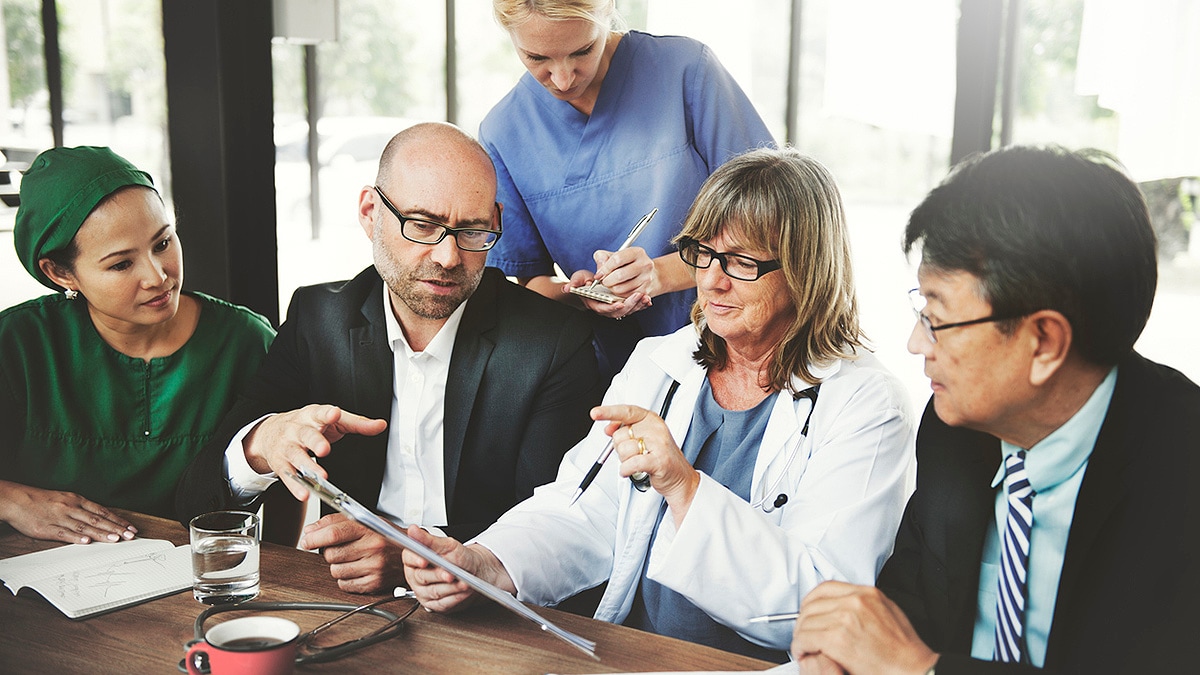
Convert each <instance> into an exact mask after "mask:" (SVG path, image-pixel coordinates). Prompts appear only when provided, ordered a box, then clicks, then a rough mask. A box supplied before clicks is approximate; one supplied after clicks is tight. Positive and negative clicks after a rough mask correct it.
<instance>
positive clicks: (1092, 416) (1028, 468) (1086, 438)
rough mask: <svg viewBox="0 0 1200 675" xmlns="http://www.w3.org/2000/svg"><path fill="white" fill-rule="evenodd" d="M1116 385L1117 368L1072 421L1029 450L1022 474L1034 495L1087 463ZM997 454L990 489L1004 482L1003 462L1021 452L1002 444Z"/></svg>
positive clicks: (1004, 443) (1009, 444) (1069, 475)
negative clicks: (1027, 480) (997, 466)
mask: <svg viewBox="0 0 1200 675" xmlns="http://www.w3.org/2000/svg"><path fill="white" fill-rule="evenodd" d="M1116 384H1117V368H1116V367H1115V366H1114V367H1113V368H1112V370H1110V371H1108V375H1107V376H1105V378H1104V380H1103V381H1101V382H1100V386H1098V387H1096V390H1095V391H1093V392H1092V395H1091V396H1090V397H1088V400H1087V403H1084V404H1083V407H1081V408H1080V409H1079V410H1078V411H1077V412H1076V413H1075V414H1074V415H1072V416H1071V419H1069V420H1067V421H1066V422H1065V423H1064V424H1063V425H1062V426H1060V427H1059V428H1057V429H1055V430H1054V431H1052V432H1051V433H1050V435H1049V436H1047V437H1045V438H1043V439H1042V440H1041V441H1039V442H1037V443H1036V444H1034V446H1033V447H1032V448H1029V450H1028V452H1027V454H1026V456H1025V472H1026V474H1028V476H1029V484H1030V485H1031V486H1033V489H1034V491H1035V492H1045V491H1046V490H1049V489H1050V488H1053V487H1054V486H1056V485H1058V484H1059V483H1061V482H1063V481H1065V480H1066V479H1068V478H1070V477H1071V476H1073V475H1074V474H1075V472H1076V471H1079V469H1080V467H1082V466H1083V465H1084V464H1086V463H1087V460H1088V458H1089V457H1091V456H1092V449H1093V448H1095V446H1096V438H1097V437H1098V436H1099V435H1100V427H1101V425H1103V424H1104V417H1105V415H1107V414H1108V404H1109V402H1111V401H1112V395H1113V389H1114V387H1116ZM1000 450H1001V453H1002V454H1001V461H1000V468H999V469H997V471H996V476H995V477H994V478H993V479H992V487H996V486H997V485H999V484H1000V483H1001V482H1003V480H1004V459H1006V458H1008V456H1009V455H1013V454H1016V453H1017V452H1018V451H1020V450H1022V448H1018V447H1017V446H1015V445H1013V444H1012V443H1009V442H1007V441H1001V443H1000Z"/></svg>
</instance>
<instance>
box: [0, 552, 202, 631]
mask: <svg viewBox="0 0 1200 675" xmlns="http://www.w3.org/2000/svg"><path fill="white" fill-rule="evenodd" d="M0 580H3V581H4V585H5V586H7V587H8V589H9V590H10V591H12V592H13V595H16V594H17V591H20V590H21V589H22V588H32V589H33V590H35V591H37V592H38V593H40V594H41V596H42V597H44V598H46V600H48V601H50V604H52V605H54V606H55V607H57V608H58V609H59V611H61V612H62V613H63V614H66V615H67V616H68V617H70V618H72V619H82V618H85V617H89V616H93V615H96V614H101V613H104V612H110V611H112V610H114V609H120V608H122V607H128V606H129V605H136V604H138V603H142V602H146V601H147V600H153V599H155V598H160V597H162V596H164V595H171V594H173V593H178V592H179V591H182V590H184V589H185V588H191V587H192V556H191V547H190V546H188V545H187V544H184V545H183V546H174V545H173V544H171V542H169V541H165V540H162V539H133V540H130V541H122V542H116V543H107V542H98V543H92V544H68V545H66V546H60V547H58V548H52V549H49V550H46V551H38V552H36V553H26V554H25V555H19V556H14V557H12V558H7V559H4V560H0Z"/></svg>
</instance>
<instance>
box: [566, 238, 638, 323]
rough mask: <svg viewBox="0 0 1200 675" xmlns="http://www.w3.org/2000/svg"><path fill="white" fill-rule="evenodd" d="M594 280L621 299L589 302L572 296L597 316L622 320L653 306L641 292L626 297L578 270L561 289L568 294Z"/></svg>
mask: <svg viewBox="0 0 1200 675" xmlns="http://www.w3.org/2000/svg"><path fill="white" fill-rule="evenodd" d="M626 250H628V249H626ZM624 252H625V251H622V253H624ZM595 279H600V283H602V284H604V285H605V286H606V287H607V288H608V290H610V291H612V292H613V294H614V295H617V296H621V297H622V298H623V299H622V300H620V301H618V302H600V301H599V300H589V299H588V298H585V297H583V296H574V297H577V298H579V300H580V301H582V302H583V306H584V307H586V308H588V309H590V310H591V311H593V312H595V313H597V314H599V315H600V316H605V317H608V318H610V319H624V318H625V317H627V316H629V315H630V314H633V313H634V312H640V311H642V310H643V309H646V308H647V307H649V306H650V305H652V304H653V303H652V302H651V301H650V296H649V295H647V294H645V293H643V292H641V291H633V292H631V293H629V294H628V295H626V294H625V293H624V292H623V291H622V290H620V289H617V288H613V287H612V286H609V285H608V284H607V283H606V282H605V281H604V279H603V278H601V277H599V275H594V274H592V273H591V272H589V271H587V270H579V271H577V272H575V273H574V274H572V275H571V280H570V281H568V282H567V283H566V284H565V285H564V286H563V287H562V289H563V292H564V293H570V290H569V289H571V288H578V287H580V286H588V285H590V284H591V283H592V281H593V280H595Z"/></svg>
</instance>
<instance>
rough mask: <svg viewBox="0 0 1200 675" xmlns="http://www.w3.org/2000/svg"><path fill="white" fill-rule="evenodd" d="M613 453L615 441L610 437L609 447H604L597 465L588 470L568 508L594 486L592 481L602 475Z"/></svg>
mask: <svg viewBox="0 0 1200 675" xmlns="http://www.w3.org/2000/svg"><path fill="white" fill-rule="evenodd" d="M612 451H613V439H612V437H611V436H610V437H609V439H608V445H605V446H604V450H602V451H601V452H600V456H599V457H597V458H596V463H595V464H593V465H592V468H591V469H588V472H587V475H586V476H584V477H583V481H582V482H580V483H579V487H577V488H575V495H574V496H573V497H571V503H570V504H568V505H567V506H574V505H575V502H577V501H579V497H580V496H581V495H582V494H583V491H584V490H586V489H588V486H589V485H591V484H592V481H594V480H596V475H597V474H599V473H600V468H601V467H603V466H604V462H605V461H606V460H607V459H608V456H609V455H611V454H612Z"/></svg>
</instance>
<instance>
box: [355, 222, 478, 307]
mask: <svg viewBox="0 0 1200 675" xmlns="http://www.w3.org/2000/svg"><path fill="white" fill-rule="evenodd" d="M373 248H374V251H375V269H376V270H378V272H379V275H380V276H381V277H383V280H384V282H385V283H387V286H388V288H389V289H390V290H391V291H392V293H393V294H394V295H395V296H396V297H397V298H400V300H402V301H403V302H404V304H405V305H406V306H407V307H408V308H409V309H410V310H412V312H413V313H414V314H416V315H417V316H419V317H422V318H425V319H445V318H446V317H448V316H450V315H451V314H453V313H454V310H456V309H458V306H459V305H461V304H462V303H464V302H466V300H467V298H469V297H471V294H472V293H474V292H475V289H476V288H477V287H478V286H479V280H480V279H481V278H483V268H482V267H480V268H479V271H478V272H476V273H475V274H471V273H470V272H469V271H468V270H467V268H466V267H465V266H463V265H461V264H460V265H458V266H457V267H455V268H453V269H445V268H443V267H442V266H441V265H438V264H437V263H435V262H433V261H430V260H423V261H421V262H420V263H419V264H417V265H416V266H415V267H405V266H404V265H402V264H401V263H400V262H399V261H398V260H396V258H395V257H393V256H392V254H391V252H390V251H388V250H387V248H386V247H385V246H384V245H383V243H382V237H378V236H376V237H375V243H374V245H373ZM423 281H445V282H450V283H454V284H456V285H457V286H456V288H455V292H454V293H452V294H450V295H433V294H431V293H427V292H424V291H422V290H421V287H420V283H421V282H423Z"/></svg>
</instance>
